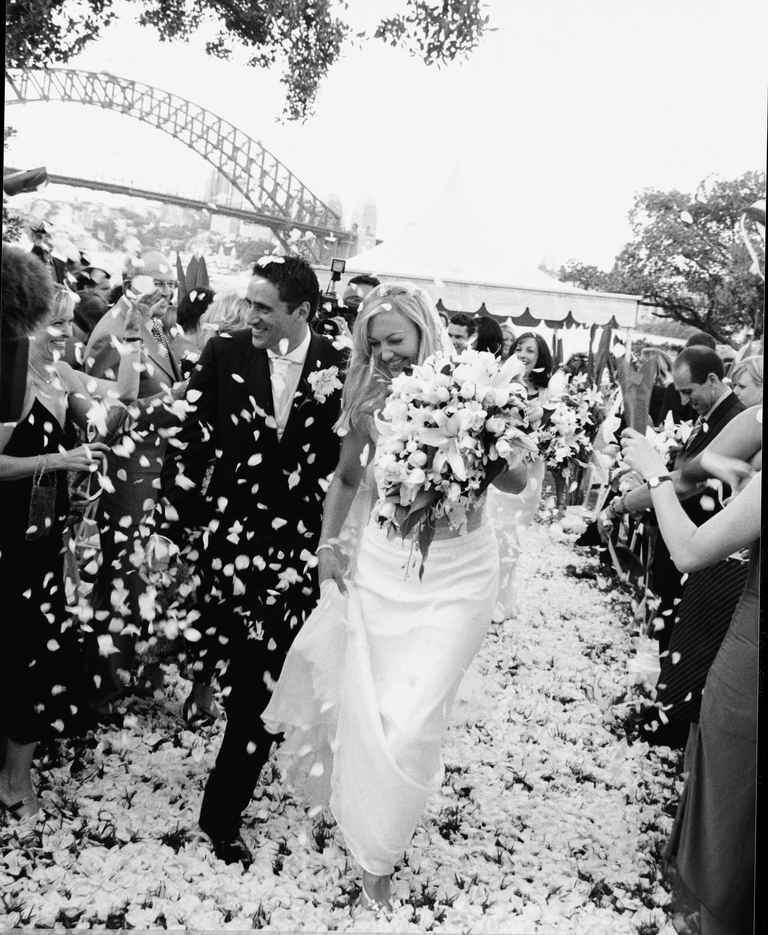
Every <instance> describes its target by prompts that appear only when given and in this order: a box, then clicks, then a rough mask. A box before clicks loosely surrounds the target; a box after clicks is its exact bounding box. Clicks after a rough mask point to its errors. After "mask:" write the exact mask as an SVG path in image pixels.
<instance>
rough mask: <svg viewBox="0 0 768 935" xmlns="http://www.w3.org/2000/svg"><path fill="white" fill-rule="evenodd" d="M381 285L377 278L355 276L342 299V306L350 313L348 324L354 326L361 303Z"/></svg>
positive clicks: (364, 275)
mask: <svg viewBox="0 0 768 935" xmlns="http://www.w3.org/2000/svg"><path fill="white" fill-rule="evenodd" d="M378 285H379V280H378V279H377V278H376V277H375V276H370V275H368V274H367V273H362V274H361V275H359V276H353V277H352V278H351V279H350V280H349V282H348V283H347V288H346V289H345V290H344V294H343V296H342V298H341V302H342V305H343V306H344V308H345V309H346V310H347V311H348V312H349V313H350V315H349V322H348V324H350V325H351V324H352V322H353V321H354V320H355V316H356V315H357V310H358V309H359V308H360V304H361V302H362V301H363V300H364V299H365V297H366V296H367V295H368V293H369V292H370V291H371V290H372V289H375V288H376V286H378Z"/></svg>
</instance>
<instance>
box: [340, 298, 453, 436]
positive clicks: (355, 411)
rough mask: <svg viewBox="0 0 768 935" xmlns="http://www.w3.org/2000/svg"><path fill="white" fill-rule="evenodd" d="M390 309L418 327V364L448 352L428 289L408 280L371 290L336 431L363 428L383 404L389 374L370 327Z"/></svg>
mask: <svg viewBox="0 0 768 935" xmlns="http://www.w3.org/2000/svg"><path fill="white" fill-rule="evenodd" d="M391 310H394V311H397V312H400V314H401V315H403V316H404V317H405V318H407V319H408V320H409V321H412V322H413V323H414V325H416V328H417V329H418V332H419V355H418V358H417V360H416V363H421V362H422V361H423V360H425V359H426V358H427V357H429V356H430V354H434V353H436V352H440V351H442V352H445V353H448V352H449V350H450V345H449V342H448V337H447V332H446V330H445V326H444V325H443V323H442V322H441V321H440V316H439V315H438V313H437V309H436V308H435V305H434V303H433V301H432V299H431V297H430V296H429V295H428V293H427V292H425V291H424V290H423V289H420V288H419V287H418V286H414V285H412V284H411V283H407V282H395V283H387V284H383V285H380V286H377V287H376V288H375V289H373V290H371V292H369V293H368V295H367V296H366V297H365V299H364V300H363V302H362V303H361V304H360V308H359V310H358V312H357V317H356V318H355V323H354V326H353V328H352V356H351V357H350V361H349V369H348V371H347V377H346V380H345V381H344V392H343V394H342V397H341V415H340V416H339V421H338V422H337V424H336V428H337V430H340V431H346V430H347V429H349V428H350V426H351V427H353V428H362V427H363V426H362V422H363V420H364V418H365V417H370V416H372V415H373V413H374V412H375V411H376V410H377V409H379V408H380V407H381V406H382V405H383V403H384V398H385V397H386V395H387V391H388V389H389V380H388V377H387V376H386V374H384V373H382V371H380V370H377V369H376V360H375V358H374V356H373V354H372V353H371V345H370V342H369V340H368V329H369V327H370V323H371V320H372V319H373V318H374V317H375V316H376V315H378V314H379V312H385V311H386V312H388V311H391Z"/></svg>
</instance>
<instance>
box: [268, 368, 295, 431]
mask: <svg viewBox="0 0 768 935" xmlns="http://www.w3.org/2000/svg"><path fill="white" fill-rule="evenodd" d="M269 358H270V365H271V370H272V374H271V382H272V400H273V403H274V410H275V421H276V422H277V434H278V438H282V435H283V431H284V430H285V425H286V423H287V422H288V416H289V415H290V412H291V403H292V402H293V384H294V383H295V382H296V381H297V379H298V375H297V372H296V371H297V370H299V371H300V370H301V367H302V364H301V362H300V361H298V360H294V359H293V358H291V357H281V356H279V355H278V354H270V355H269Z"/></svg>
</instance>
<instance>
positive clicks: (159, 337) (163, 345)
mask: <svg viewBox="0 0 768 935" xmlns="http://www.w3.org/2000/svg"><path fill="white" fill-rule="evenodd" d="M149 330H150V331H151V332H152V336H153V337H154V339H155V340H156V341H157V343H158V344H159V345H160V349H161V351H163V352H164V356H165V357H167V358H168V362H169V364H170V367H171V370H172V371H173V373H174V375H175V376H176V377H177V378H178V368H177V367H176V361H175V360H174V357H173V354H172V353H171V348H170V345H169V344H168V338H167V337H166V334H165V329H164V328H163V323H162V321H160V319H159V318H151V319H150V321H149Z"/></svg>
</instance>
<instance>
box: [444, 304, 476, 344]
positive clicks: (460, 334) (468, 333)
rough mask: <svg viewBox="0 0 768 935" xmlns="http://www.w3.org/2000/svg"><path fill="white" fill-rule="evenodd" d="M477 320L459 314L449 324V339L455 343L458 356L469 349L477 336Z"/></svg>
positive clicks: (461, 313) (462, 313)
mask: <svg viewBox="0 0 768 935" xmlns="http://www.w3.org/2000/svg"><path fill="white" fill-rule="evenodd" d="M475 328H476V326H475V320H474V318H472V316H471V315H466V314H465V313H464V312H457V313H456V314H455V315H454V316H453V317H452V318H451V320H450V322H449V324H448V337H449V338H450V339H451V341H452V342H453V346H454V348H455V350H456V353H457V354H460V353H461V352H462V351H463V350H466V348H468V347H469V345H470V342H471V341H472V338H473V337H474V334H475Z"/></svg>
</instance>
